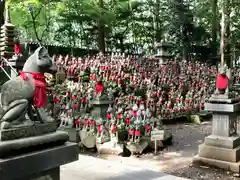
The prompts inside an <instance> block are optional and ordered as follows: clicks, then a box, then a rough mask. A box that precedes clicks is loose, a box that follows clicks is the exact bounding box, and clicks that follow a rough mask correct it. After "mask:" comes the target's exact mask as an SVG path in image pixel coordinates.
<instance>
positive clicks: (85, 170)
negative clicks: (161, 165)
mask: <svg viewBox="0 0 240 180" xmlns="http://www.w3.org/2000/svg"><path fill="white" fill-rule="evenodd" d="M60 172H61V179H63V180H65V179H67V180H187V179H185V178H180V177H176V176H172V175H169V174H165V173H162V172H156V171H151V170H147V169H144V168H139V167H133V166H126V165H124V164H122V163H120V162H113V161H108V160H103V159H99V158H96V157H92V156H85V155H79V160H78V161H76V162H73V163H70V164H68V165H64V166H62V167H61V171H60Z"/></svg>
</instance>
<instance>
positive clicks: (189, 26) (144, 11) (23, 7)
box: [7, 0, 240, 58]
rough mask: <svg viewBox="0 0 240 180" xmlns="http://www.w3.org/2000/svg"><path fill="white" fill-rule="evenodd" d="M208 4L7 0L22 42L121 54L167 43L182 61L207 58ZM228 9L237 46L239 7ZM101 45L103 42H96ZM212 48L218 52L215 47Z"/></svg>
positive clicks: (195, 0)
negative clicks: (199, 57) (27, 40)
mask: <svg viewBox="0 0 240 180" xmlns="http://www.w3.org/2000/svg"><path fill="white" fill-rule="evenodd" d="M212 2H214V1H213V0H211V1H209V0H188V1H185V0H170V1H169V0H147V1H146V0H135V1H133V0H81V1H79V0H75V1H69V0H58V1H56V0H25V1H22V0H8V1H7V3H8V4H9V5H10V10H11V18H12V22H13V24H14V25H16V26H17V27H18V29H19V31H20V32H21V37H22V38H24V39H33V40H42V41H44V42H48V43H52V44H62V45H69V46H77V47H85V48H94V49H95V48H100V47H99V46H100V45H99V44H105V45H106V49H107V50H115V49H116V50H121V51H122V52H123V51H126V50H130V49H132V50H133V49H134V48H135V47H136V46H137V45H144V46H146V47H147V49H146V51H152V50H153V49H154V45H155V44H156V43H157V42H160V41H165V42H167V43H168V44H171V45H172V49H173V51H172V52H173V53H174V54H175V55H178V56H179V57H184V58H191V56H192V55H193V54H197V55H201V54H202V53H204V54H210V53H209V52H208V53H207V51H208V50H207V49H208V48H209V47H210V46H211V45H212V41H213V39H212V36H213V35H212V34H213V33H212V29H214V28H213V25H212V22H213V19H212V17H213V16H212V8H213V6H214V4H213V3H212ZM217 5H218V6H217V7H216V8H217V14H216V22H217V25H216V27H215V29H216V31H217V40H216V42H219V34H220V33H219V32H220V20H221V19H220V7H221V4H220V1H218V4H217ZM228 5H229V7H230V11H231V15H230V24H231V28H230V29H231V33H230V42H231V45H232V46H233V47H236V46H237V45H238V44H239V43H240V42H239V39H240V28H239V26H240V25H239V24H240V20H239V19H240V18H239V17H240V10H239V9H240V8H239V7H240V5H239V3H235V4H233V3H232V4H228ZM29 7H31V8H30V9H29ZM38 12H39V14H38ZM31 13H32V14H31ZM35 16H36V17H35ZM33 22H35V24H34V23H33ZM101 41H105V42H103V43H99V42H101ZM101 46H102V45H101ZM215 46H217V48H216V49H219V43H217V44H215ZM152 52H153V51H152ZM206 57H207V56H206Z"/></svg>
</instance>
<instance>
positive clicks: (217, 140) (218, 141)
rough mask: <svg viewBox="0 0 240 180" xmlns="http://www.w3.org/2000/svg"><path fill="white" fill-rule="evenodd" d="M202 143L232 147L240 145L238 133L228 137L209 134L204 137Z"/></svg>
mask: <svg viewBox="0 0 240 180" xmlns="http://www.w3.org/2000/svg"><path fill="white" fill-rule="evenodd" d="M204 143H205V145H208V146H216V147H220V148H228V149H234V148H236V147H237V146H239V145H240V137H239V136H238V135H236V136H230V137H223V136H215V135H210V136H207V137H206V138H205V141H204Z"/></svg>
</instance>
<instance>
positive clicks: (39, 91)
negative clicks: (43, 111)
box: [20, 72, 47, 108]
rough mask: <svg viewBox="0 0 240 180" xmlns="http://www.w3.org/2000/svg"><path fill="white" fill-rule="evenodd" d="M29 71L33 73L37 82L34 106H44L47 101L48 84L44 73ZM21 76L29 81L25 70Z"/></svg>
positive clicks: (35, 82)
mask: <svg viewBox="0 0 240 180" xmlns="http://www.w3.org/2000/svg"><path fill="white" fill-rule="evenodd" d="M28 73H29V74H31V75H32V77H33V79H34V84H35V91H34V100H33V103H34V106H36V107H38V108H42V107H44V106H45V105H46V103H47V84H46V81H45V76H44V74H40V73H33V72H28ZM20 76H21V77H22V78H23V80H25V81H28V77H27V75H26V74H25V72H21V73H20Z"/></svg>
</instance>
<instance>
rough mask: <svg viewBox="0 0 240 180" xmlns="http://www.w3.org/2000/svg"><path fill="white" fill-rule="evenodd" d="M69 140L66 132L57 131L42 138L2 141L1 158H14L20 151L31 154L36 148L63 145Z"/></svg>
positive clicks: (0, 143)
mask: <svg viewBox="0 0 240 180" xmlns="http://www.w3.org/2000/svg"><path fill="white" fill-rule="evenodd" d="M68 139H69V137H68V133H66V132H64V131H56V132H54V133H49V134H45V135H41V136H34V137H28V138H22V139H15V140H10V141H2V142H0V157H6V156H12V155H14V154H15V153H18V152H20V151H21V152H22V151H23V152H29V151H31V150H32V149H34V148H35V147H42V146H46V145H49V146H50V145H51V144H63V143H65V142H66V141H68ZM28 150H29V151H28ZM0 177H1V176H0Z"/></svg>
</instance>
